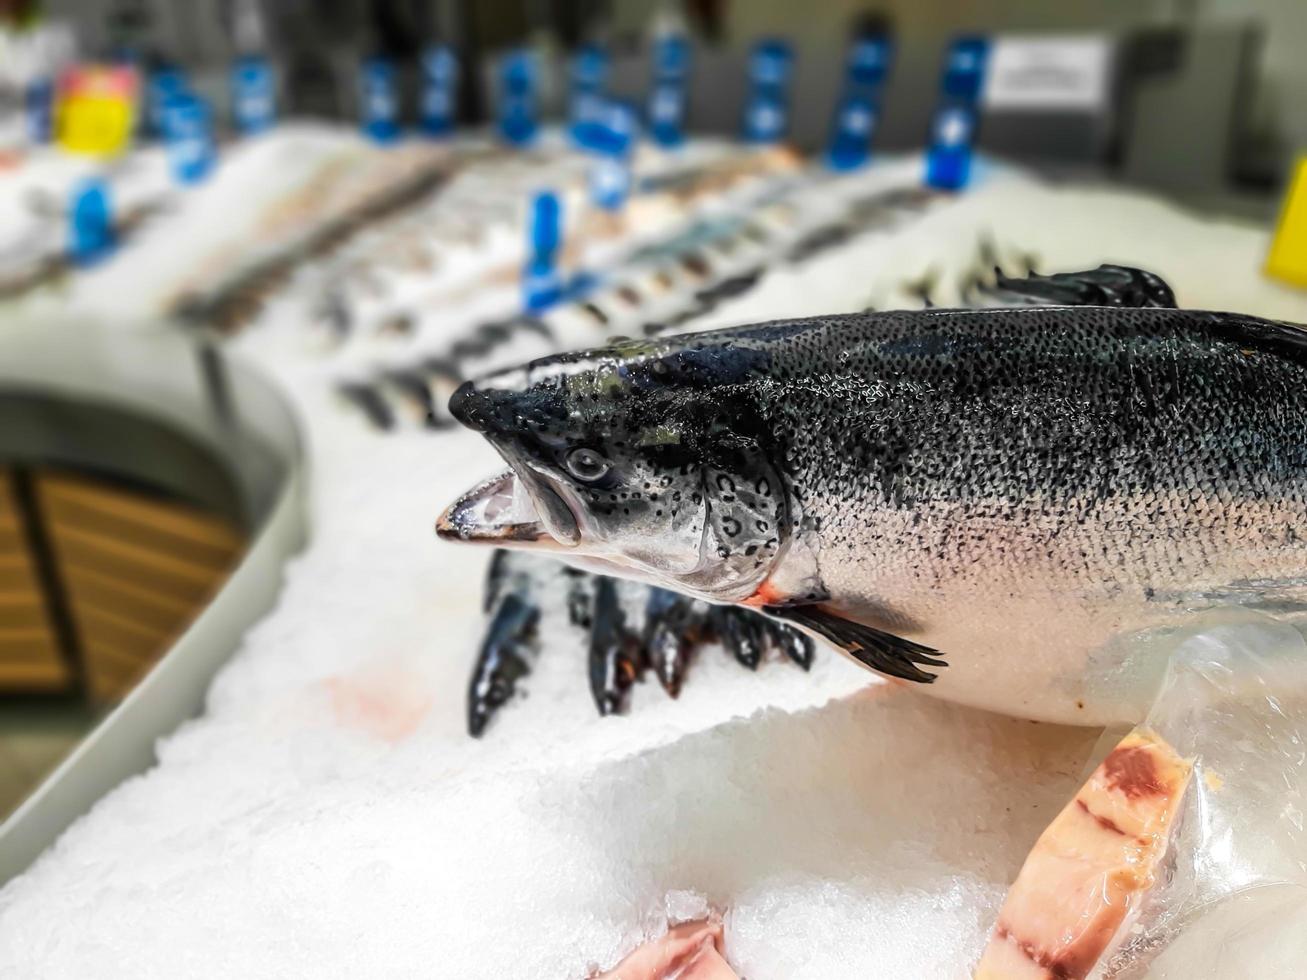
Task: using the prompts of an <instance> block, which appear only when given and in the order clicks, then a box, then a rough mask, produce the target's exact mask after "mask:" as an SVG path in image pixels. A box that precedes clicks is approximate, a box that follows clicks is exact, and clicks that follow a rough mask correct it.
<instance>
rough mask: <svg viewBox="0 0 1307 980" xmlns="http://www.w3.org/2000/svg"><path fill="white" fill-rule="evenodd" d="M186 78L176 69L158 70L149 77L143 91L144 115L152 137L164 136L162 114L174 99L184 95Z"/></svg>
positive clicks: (164, 128)
mask: <svg viewBox="0 0 1307 980" xmlns="http://www.w3.org/2000/svg"><path fill="white" fill-rule="evenodd" d="M186 91H187V88H186V76H185V75H184V74H182V73H181V72H180V71H179V70H178V69H176V68H160V69H159V70H157V71H155V72H154V73H153V74H151V75H150V81H149V85H148V86H147V87H146V90H145V114H146V121H147V122H148V123H149V127H150V132H151V134H153V135H154V136H165V135H166V126H167V124H166V122H165V121H164V113H165V112H166V111H167V108H168V104H169V103H170V102H172V101H173V100H174V99H178V98H182V97H184V96H185V95H186Z"/></svg>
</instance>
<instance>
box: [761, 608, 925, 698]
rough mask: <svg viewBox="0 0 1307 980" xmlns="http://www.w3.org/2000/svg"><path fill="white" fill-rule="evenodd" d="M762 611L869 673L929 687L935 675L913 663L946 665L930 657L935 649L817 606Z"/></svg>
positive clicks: (765, 609)
mask: <svg viewBox="0 0 1307 980" xmlns="http://www.w3.org/2000/svg"><path fill="white" fill-rule="evenodd" d="M764 611H765V612H767V613H768V614H769V615H772V616H775V617H776V618H777V619H783V620H787V621H788V622H791V623H794V624H795V625H797V626H803V627H806V628H807V629H810V630H812V631H813V632H814V633H817V634H819V635H821V636H823V637H825V638H826V639H827V640H830V642H832V643H834V644H835V645H836V646H837V647H839V648H841V649H842V650H844V652H845V653H847V654H848V655H849V656H851V657H853V658H855V659H857V660H859V661H861V662H862V663H864V664H866V665H867V666H868V667H870V668H871V669H872V670H877V671H880V672H881V673H882V674H888V675H889V676H891V677H899V678H902V679H903V680H905V681H917V682H918V683H921V684H929V683H931V682H932V681H934V680H935V675H934V674H929V673H927V672H926V671H924V670H922V669H921V668H920V667H918V666H917V664H925V665H926V666H929V667H947V666H948V663H947V662H945V661H943V660H940V659H938V658H937V657H935V656H933V655H934V654H936V653H938V652H939V651H938V650H932V649H931V648H930V647H927V646H922V645H921V644H920V643H913V642H912V641H911V640H905V639H903V637H901V636H895V635H894V634H893V633H885V632H883V631H881V630H878V629H875V628H874V627H871V626H864V625H862V624H861V623H855V622H853V621H852V620H848V619H844V618H843V617H842V616H837V615H836V614H835V613H832V612H830V611H828V610H827V609H825V608H823V607H821V606H817V605H810V606H765V607H764Z"/></svg>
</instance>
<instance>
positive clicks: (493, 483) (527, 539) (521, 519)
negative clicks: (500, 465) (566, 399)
mask: <svg viewBox="0 0 1307 980" xmlns="http://www.w3.org/2000/svg"><path fill="white" fill-rule="evenodd" d="M436 534H438V535H439V536H440V537H442V538H445V539H446V540H450V541H471V542H483V543H486V544H494V545H498V546H500V547H513V546H515V545H516V546H519V547H521V546H531V545H534V546H537V547H546V548H548V547H554V548H557V547H560V546H561V547H567V548H572V547H575V546H576V545H577V544H579V543H580V540H581V532H580V528H579V526H578V524H577V520H576V515H575V514H573V513H572V508H571V507H569V506H568V505H567V502H566V501H565V500H564V499H563V498H562V496H561V495H560V494H559V493H558V492H557V491H555V490H554V489H553V488H552V487H551V486H550V485H549V483H548V481H546V480H545V479H543V478H542V477H539V476H537V475H535V474H534V473H530V472H528V473H525V474H524V473H522V472H521V471H519V470H517V469H516V468H515V469H512V470H509V471H508V472H506V473H501V474H499V475H498V476H494V477H491V478H490V479H489V480H486V481H484V482H482V483H479V484H478V485H477V486H475V487H473V488H472V489H471V490H469V491H468V492H467V493H465V494H463V496H461V497H459V498H458V499H457V500H456V501H454V502H453V503H452V504H450V506H449V507H448V508H447V509H446V510H445V512H444V513H443V514H441V515H440V518H439V519H438V520H437V521H436Z"/></svg>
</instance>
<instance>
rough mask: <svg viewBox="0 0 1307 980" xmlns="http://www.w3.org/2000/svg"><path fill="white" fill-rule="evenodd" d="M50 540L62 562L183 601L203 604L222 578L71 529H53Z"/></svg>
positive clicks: (130, 546)
mask: <svg viewBox="0 0 1307 980" xmlns="http://www.w3.org/2000/svg"><path fill="white" fill-rule="evenodd" d="M53 538H54V546H55V551H56V552H57V553H58V555H59V558H60V560H61V561H62V562H66V563H67V564H69V565H72V566H77V567H85V568H88V569H90V570H91V571H92V572H95V573H98V574H100V575H107V576H109V577H110V578H122V579H123V580H124V581H126V582H128V583H129V584H131V585H133V586H136V587H137V588H141V589H145V590H147V591H152V592H161V593H163V594H164V595H167V596H170V597H173V598H177V599H181V600H183V601H188V602H202V601H204V600H205V599H207V598H208V596H209V593H210V592H212V591H213V588H214V586H215V585H216V584H217V583H218V582H219V581H221V580H222V579H223V578H224V577H225V575H224V573H222V572H217V571H215V570H213V569H210V568H204V567H203V566H200V565H192V564H189V563H187V562H182V561H178V560H177V559H175V558H171V557H169V556H167V555H161V554H159V553H158V552H157V551H150V550H149V549H146V548H139V547H136V546H135V545H131V544H127V543H125V542H122V541H117V540H114V539H112V538H105V537H101V536H100V535H97V534H89V533H87V532H85V531H80V530H76V529H74V528H71V527H61V528H56V529H55V530H54V533H53Z"/></svg>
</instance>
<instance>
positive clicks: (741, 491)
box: [439, 306, 1307, 724]
mask: <svg viewBox="0 0 1307 980" xmlns="http://www.w3.org/2000/svg"><path fill="white" fill-rule="evenodd" d="M450 408H451V411H452V412H453V413H454V415H455V416H456V417H457V418H458V419H459V420H460V421H461V422H463V423H464V424H465V425H468V426H470V427H471V428H473V429H475V430H477V431H479V432H481V433H482V434H483V435H485V437H486V438H487V439H489V440H490V442H491V443H493V444H494V446H495V448H496V449H498V451H499V452H500V453H501V454H502V455H503V457H504V458H505V460H506V461H507V462H508V464H509V466H510V467H511V471H510V472H509V473H507V474H505V475H504V476H502V477H499V478H496V479H494V480H491V481H488V482H487V483H485V484H483V485H482V486H480V487H478V488H477V489H476V490H474V491H472V492H470V493H469V494H467V495H465V496H464V497H463V498H462V499H460V500H459V501H458V502H456V503H455V504H454V505H453V506H452V507H450V508H449V510H448V511H446V513H445V514H444V516H443V517H442V518H441V521H440V524H439V531H440V533H441V534H442V535H443V536H446V537H452V538H457V539H460V540H469V541H481V542H486V543H492V544H495V545H499V546H517V547H532V548H545V549H550V550H552V551H553V552H554V553H556V554H557V555H558V557H560V558H563V559H564V560H567V561H570V562H573V563H575V564H578V565H581V566H583V567H588V568H591V569H595V570H599V571H603V572H607V573H611V574H617V575H623V576H627V577H632V578H640V579H644V580H648V581H653V582H656V583H658V584H660V585H664V586H667V587H669V588H672V589H676V590H679V591H681V592H685V593H689V594H693V595H696V596H700V597H703V598H705V599H708V600H710V601H712V602H717V603H742V604H746V605H750V606H754V607H757V608H760V609H762V610H763V611H765V612H767V613H769V614H771V615H774V616H777V617H780V618H784V619H786V620H788V621H790V622H792V623H796V624H798V625H800V626H802V627H803V628H805V629H807V630H809V631H811V632H813V633H815V634H817V635H820V636H822V637H824V638H826V639H827V640H830V641H832V642H834V643H835V644H837V645H838V646H840V647H842V648H843V649H844V650H845V651H846V652H848V653H849V654H850V655H852V656H854V657H856V658H857V659H858V660H859V661H861V662H862V663H864V664H866V665H867V666H869V667H872V668H874V669H875V670H878V671H880V672H882V673H884V674H888V675H890V676H893V677H898V678H904V679H908V680H913V681H923V682H924V681H931V682H933V684H932V688H931V689H932V691H934V692H937V693H939V694H941V695H943V696H945V697H947V698H950V699H952V700H955V701H959V702H964V703H968V704H974V705H978V706H981V707H987V708H992V709H995V710H1000V711H1003V712H1006V713H1009V714H1015V715H1019V716H1026V717H1030V718H1039V719H1048V720H1056V721H1064V722H1075V723H1082V724H1104V723H1109V722H1116V721H1133V720H1136V719H1137V718H1138V717H1139V716H1141V715H1142V714H1143V712H1144V710H1145V708H1146V706H1147V704H1148V703H1149V700H1150V696H1151V693H1152V690H1153V682H1154V680H1155V679H1156V677H1157V676H1158V674H1159V672H1160V670H1161V669H1162V666H1163V665H1162V664H1161V663H1159V662H1158V661H1159V659H1160V658H1159V657H1155V656H1150V655H1149V647H1148V642H1147V641H1148V639H1149V637H1151V636H1155V635H1156V632H1157V631H1158V630H1162V629H1165V628H1167V627H1169V626H1172V625H1173V624H1175V623H1177V622H1178V621H1179V619H1180V618H1181V617H1182V616H1183V615H1184V614H1186V613H1187V612H1189V611H1192V610H1195V609H1202V608H1210V607H1215V606H1225V605H1254V606H1258V607H1262V608H1267V609H1270V610H1272V611H1275V612H1279V613H1283V614H1292V613H1296V612H1299V611H1300V610H1307V332H1304V330H1303V329H1302V328H1299V327H1297V326H1294V325H1291V324H1285V323H1277V322H1269V321H1264V320H1258V319H1254V318H1251V317H1246V316H1239V315H1235V314H1226V313H1209V312H1195V311H1183V310H1176V309H1131V308H1116V307H1082V306H1071V307H1026V308H1017V309H995V310H976V311H948V310H926V311H918V312H898V313H885V314H857V315H851V316H835V317H820V318H815V319H805V320H789V321H779V322H774V323H766V324H761V325H758V326H752V327H743V328H738V329H728V330H720V331H714V332H708V333H697V334H689V335H686V336H680V337H671V338H666V339H659V340H656V341H647V342H635V341H629V342H619V343H617V344H615V345H614V346H611V347H608V348H604V349H598V350H591V351H584V352H580V353H574V354H565V355H560V356H557V357H551V358H547V359H544V360H539V361H534V362H532V363H530V364H528V365H526V366H524V367H521V368H517V369H513V370H508V371H503V372H500V373H497V374H494V375H492V376H490V377H486V378H483V379H480V380H478V381H476V382H470V383H468V384H465V385H464V386H463V387H462V388H461V389H459V391H458V392H457V393H456V394H455V396H454V398H453V400H452V401H451V405H450Z"/></svg>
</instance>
